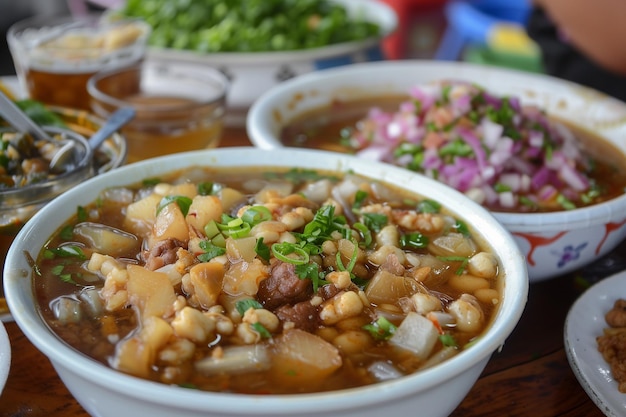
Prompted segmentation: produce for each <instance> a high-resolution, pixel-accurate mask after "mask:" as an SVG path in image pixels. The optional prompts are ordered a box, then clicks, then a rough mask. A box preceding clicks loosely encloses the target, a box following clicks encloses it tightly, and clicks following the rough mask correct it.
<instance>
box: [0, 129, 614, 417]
mask: <svg viewBox="0 0 626 417" xmlns="http://www.w3.org/2000/svg"><path fill="white" fill-rule="evenodd" d="M245 145H250V142H249V141H248V138H247V137H246V135H245V131H244V130H243V129H240V128H228V129H227V130H226V131H225V132H224V139H223V142H222V146H245ZM623 246H626V245H623ZM618 250H621V251H622V252H623V253H622V254H620V253H617V251H616V253H614V254H612V255H609V257H608V258H609V260H611V259H618V260H621V259H626V249H621V248H620V249H618ZM611 263H615V261H611V262H604V264H611ZM598 269H600V271H598ZM606 273H607V272H606V270H602V268H598V267H595V268H592V267H590V268H585V269H584V270H582V271H578V272H576V273H574V274H569V275H565V276H562V277H559V278H555V279H552V280H548V281H544V282H539V283H535V284H532V285H531V286H530V293H529V298H528V304H527V307H526V310H525V312H524V314H523V317H522V319H521V321H520V323H519V324H518V326H517V327H516V329H515V330H514V332H513V334H512V335H511V336H510V337H509V339H508V340H507V341H506V343H505V345H504V347H503V348H502V350H501V351H500V352H496V353H494V354H493V356H492V358H491V360H490V361H489V363H488V364H487V367H486V368H485V370H484V372H483V374H482V375H481V377H480V379H479V380H478V381H477V383H476V385H475V386H474V387H473V389H472V390H471V391H470V393H469V394H468V396H467V397H466V398H465V400H464V401H463V402H462V403H461V404H460V406H459V407H458V408H457V409H456V410H455V411H454V413H453V414H452V416H453V417H469V416H498V417H502V416H524V417H526V416H533V417H542V416H546V417H555V416H563V417H574V416H585V417H600V416H602V415H603V414H602V412H601V411H600V410H599V409H598V408H597V407H596V406H595V405H594V403H593V402H592V401H591V399H590V398H589V397H588V396H587V394H586V393H585V392H584V391H583V389H582V388H581V386H580V385H579V383H578V381H577V380H576V378H575V376H574V374H573V373H572V371H571V369H570V367H569V364H568V361H567V357H566V355H565V350H564V347H563V325H564V321H565V316H566V314H567V311H568V310H569V307H570V306H571V304H572V303H573V301H574V300H575V299H576V298H577V297H578V296H579V295H580V294H581V293H582V292H583V290H584V289H585V286H584V285H581V279H580V278H581V277H582V278H585V279H588V280H589V279H590V280H592V282H593V281H594V280H597V279H599V277H603V276H605V275H606ZM5 326H6V328H7V332H8V333H9V338H10V340H11V347H12V363H11V370H10V373H9V377H8V380H7V383H6V386H5V388H4V391H3V392H2V395H1V396H0V416H11V417H27V416H42V417H44V416H45V417H87V416H88V414H87V413H86V412H85V411H84V410H83V408H82V407H81V406H80V405H79V404H78V403H77V402H76V400H75V399H74V398H73V397H72V395H71V394H70V393H69V391H68V390H67V388H65V386H64V384H63V383H62V382H61V380H60V379H59V377H58V376H57V374H56V372H55V370H54V369H53V367H52V365H51V364H50V362H49V361H48V360H47V358H46V357H45V356H44V355H43V354H41V353H40V352H39V351H38V350H37V349H36V348H35V347H34V346H33V345H32V344H31V343H30V341H29V340H28V339H27V338H26V337H25V336H24V334H23V333H22V331H21V330H20V329H19V327H18V326H17V325H16V324H15V323H14V322H9V323H5ZM616 389H617V388H616ZM138 417H139V416H138ZM425 417H428V416H425Z"/></svg>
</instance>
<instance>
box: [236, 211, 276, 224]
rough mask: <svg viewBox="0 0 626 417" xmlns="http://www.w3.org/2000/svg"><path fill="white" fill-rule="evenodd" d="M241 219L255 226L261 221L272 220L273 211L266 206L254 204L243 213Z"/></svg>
mask: <svg viewBox="0 0 626 417" xmlns="http://www.w3.org/2000/svg"><path fill="white" fill-rule="evenodd" d="M241 220H243V221H244V222H245V223H248V224H249V225H250V226H253V227H254V226H256V225H257V224H259V223H261V222H264V221H268V220H272V212H271V211H270V209H268V208H267V207H265V206H252V207H250V208H249V209H247V210H246V211H245V212H244V213H243V215H242V216H241Z"/></svg>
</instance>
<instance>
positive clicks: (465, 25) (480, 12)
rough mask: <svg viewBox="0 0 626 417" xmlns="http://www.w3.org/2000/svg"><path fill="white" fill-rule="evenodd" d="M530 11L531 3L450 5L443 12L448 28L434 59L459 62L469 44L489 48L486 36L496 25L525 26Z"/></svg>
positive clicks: (477, 0) (506, 0)
mask: <svg viewBox="0 0 626 417" xmlns="http://www.w3.org/2000/svg"><path fill="white" fill-rule="evenodd" d="M530 10H531V6H530V2H529V0H467V1H459V0H457V1H450V2H448V3H447V4H446V6H445V9H444V13H445V16H446V19H447V23H448V26H447V28H446V31H445V32H444V34H443V37H442V39H441V42H440V44H439V48H438V49H437V51H436V52H435V59H440V60H447V61H454V60H457V59H458V58H459V56H460V55H461V52H462V51H463V48H464V47H465V46H466V45H468V44H473V45H486V43H487V36H488V34H489V31H490V30H491V28H492V27H493V26H494V25H496V24H501V23H518V24H520V25H524V24H525V22H526V19H527V18H528V15H529V13H530Z"/></svg>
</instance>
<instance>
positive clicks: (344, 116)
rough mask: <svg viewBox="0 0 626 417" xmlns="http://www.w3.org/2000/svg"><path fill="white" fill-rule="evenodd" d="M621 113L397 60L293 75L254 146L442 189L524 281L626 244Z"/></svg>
mask: <svg viewBox="0 0 626 417" xmlns="http://www.w3.org/2000/svg"><path fill="white" fill-rule="evenodd" d="M625 117H626V105H624V104H623V103H621V102H619V101H618V100H615V99H613V98H610V97H608V96H606V95H604V94H602V93H599V92H597V91H594V90H591V89H589V88H586V87H583V86H580V85H576V84H573V83H569V82H566V81H562V80H557V79H554V78H551V77H548V76H544V75H538V74H530V73H524V72H519V71H513V70H505V69H501V68H495V67H485V66H476V65H472V64H467V63H458V62H457V63H447V62H434V61H412V62H411V61H402V62H385V63H369V64H357V65H352V66H350V67H346V68H341V69H330V70H326V71H322V72H319V73H317V74H311V75H307V76H303V77H300V78H298V79H295V80H291V81H289V82H286V83H285V84H283V85H281V86H279V87H276V88H275V89H273V90H272V91H270V92H268V93H266V94H265V95H264V96H263V97H261V98H260V99H259V100H258V101H257V102H256V103H255V105H254V106H253V107H252V109H251V111H250V115H249V117H248V122H247V128H248V133H249V135H250V137H251V140H252V142H253V143H254V144H255V145H256V146H259V147H261V148H265V149H274V148H278V147H296V148H317V149H325V150H331V151H336V152H342V153H349V154H355V155H357V156H359V157H361V158H364V159H368V160H376V161H382V162H386V163H390V164H393V165H397V166H400V167H403V168H405V169H407V170H410V171H415V172H419V173H421V174H424V175H426V176H429V177H431V178H434V179H437V180H439V181H441V182H443V183H445V184H447V185H449V186H451V187H453V188H455V189H457V190H458V191H461V192H463V193H464V194H465V195H466V196H468V197H470V198H472V199H473V200H474V201H476V202H478V203H479V204H481V205H483V206H484V207H486V208H487V209H489V210H490V211H491V212H492V213H493V214H494V215H495V216H496V218H497V219H498V220H499V221H500V222H502V223H503V224H504V225H505V226H506V227H507V229H508V230H509V231H510V232H511V233H513V235H514V237H515V239H516V241H517V242H518V244H519V246H520V248H521V249H522V252H523V253H524V254H525V255H526V258H527V261H528V267H529V276H530V279H531V281H538V280H543V279H547V278H550V277H554V276H557V275H560V274H564V273H567V272H571V271H574V270H576V269H579V268H582V267H584V266H585V265H588V264H589V263H591V262H593V261H594V260H596V259H598V258H599V257H601V256H602V255H605V254H607V253H609V252H610V251H611V250H612V249H613V248H614V247H615V246H616V245H617V244H618V243H619V242H621V241H622V240H623V239H624V237H626V214H625V213H626V212H625V211H624V210H625V209H626V196H625V195H624V188H625V186H626V172H625V170H624V168H625V167H626V148H625V146H624V142H623V140H622V138H623V137H624V134H626V124H625V123H624V120H626V119H625Z"/></svg>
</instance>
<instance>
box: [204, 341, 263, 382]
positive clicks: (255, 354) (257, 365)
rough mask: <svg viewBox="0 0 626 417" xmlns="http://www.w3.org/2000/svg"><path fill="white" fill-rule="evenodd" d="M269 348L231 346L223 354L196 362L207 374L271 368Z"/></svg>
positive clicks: (261, 346) (260, 346)
mask: <svg viewBox="0 0 626 417" xmlns="http://www.w3.org/2000/svg"><path fill="white" fill-rule="evenodd" d="M270 365H271V362H270V360H269V354H268V349H267V347H266V346H265V345H259V344H257V345H244V346H230V347H226V348H224V352H223V355H220V356H215V357H214V356H210V357H208V358H204V359H202V360H199V361H198V362H196V363H195V368H196V370H197V371H199V372H202V373H204V374H207V375H212V374H216V373H222V372H226V373H241V372H255V371H265V370H267V369H269V367H270Z"/></svg>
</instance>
